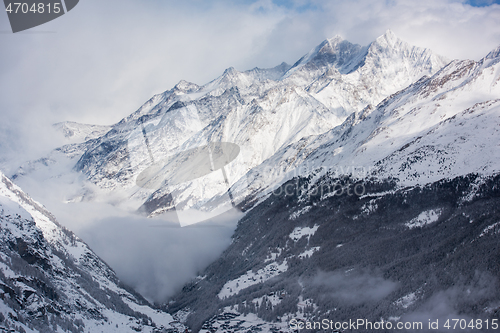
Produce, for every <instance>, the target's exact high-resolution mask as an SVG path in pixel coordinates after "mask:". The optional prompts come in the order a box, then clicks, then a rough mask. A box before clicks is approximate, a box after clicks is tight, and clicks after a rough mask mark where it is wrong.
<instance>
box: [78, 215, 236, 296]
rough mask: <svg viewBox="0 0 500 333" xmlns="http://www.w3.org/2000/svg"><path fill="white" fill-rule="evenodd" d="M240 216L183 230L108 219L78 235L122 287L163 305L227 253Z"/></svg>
mask: <svg viewBox="0 0 500 333" xmlns="http://www.w3.org/2000/svg"><path fill="white" fill-rule="evenodd" d="M238 217H239V216H238V215H236V214H233V215H231V216H220V217H218V218H217V219H215V220H213V221H212V222H211V223H210V222H209V223H199V224H196V225H193V226H189V227H184V228H181V227H180V226H179V225H176V224H174V223H169V222H166V221H165V220H152V219H147V218H141V217H137V216H128V217H108V218H105V219H102V220H97V221H94V223H93V225H92V226H90V227H88V228H83V229H82V230H80V232H79V235H80V236H81V237H82V238H83V239H84V240H86V241H87V243H88V244H89V246H90V247H91V248H92V249H93V250H94V251H95V252H96V253H97V254H98V255H99V256H100V257H101V258H103V259H104V260H105V261H106V262H107V263H108V264H109V265H110V266H111V267H112V268H113V269H114V270H115V272H116V273H117V274H118V276H119V277H120V278H121V279H122V281H123V282H125V283H126V284H128V285H130V286H132V287H133V288H134V289H136V290H137V291H138V292H139V293H141V294H142V295H143V296H144V297H146V298H147V299H149V300H151V301H154V302H157V303H161V302H165V301H166V300H167V298H168V297H169V296H172V295H173V294H174V293H176V292H179V291H180V289H181V288H182V286H183V285H184V284H185V283H186V282H187V281H189V280H190V279H192V278H194V277H196V275H197V274H198V273H200V272H201V270H202V269H204V268H205V267H206V266H208V264H209V263H211V262H212V261H214V260H215V259H217V257H218V256H219V255H220V254H221V253H222V252H223V251H224V249H225V248H227V246H228V245H229V244H230V241H231V235H232V234H233V232H234V227H235V224H236V223H235V222H236V221H237V219H238ZM221 219H223V220H224V224H222V225H221V224H219V222H220V221H221Z"/></svg>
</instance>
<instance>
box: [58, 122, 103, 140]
mask: <svg viewBox="0 0 500 333" xmlns="http://www.w3.org/2000/svg"><path fill="white" fill-rule="evenodd" d="M53 126H54V128H55V129H56V130H58V131H59V132H61V133H62V134H63V135H64V137H65V138H67V139H69V140H71V141H72V142H85V141H88V140H91V139H95V138H98V137H100V136H103V135H104V134H106V132H108V131H109V130H110V129H111V126H100V125H88V124H80V123H75V122H74V121H65V122H62V123H57V124H54V125H53Z"/></svg>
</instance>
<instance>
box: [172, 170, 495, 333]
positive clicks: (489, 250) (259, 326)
mask: <svg viewBox="0 0 500 333" xmlns="http://www.w3.org/2000/svg"><path fill="white" fill-rule="evenodd" d="M499 203H500V176H499V175H498V174H497V175H494V176H488V177H485V176H479V175H477V174H469V175H466V176H460V177H457V178H454V179H447V180H442V181H438V182H435V183H431V184H427V185H425V186H413V187H406V188H399V187H398V186H397V183H396V181H395V180H390V179H385V180H383V179H379V180H371V181H370V180H359V179H354V178H350V177H343V178H335V176H334V175H333V174H327V175H325V176H323V177H320V178H319V179H318V178H315V177H313V176H311V177H308V178H295V179H293V180H290V181H289V182H287V183H285V184H284V185H283V186H282V187H280V191H275V192H274V194H273V195H271V196H269V197H268V198H267V199H266V200H265V201H263V202H262V203H261V204H259V205H258V206H256V207H254V208H253V209H252V210H251V211H250V212H249V213H248V214H247V215H246V216H245V217H244V218H243V219H242V220H241V221H240V222H239V224H238V228H237V229H236V231H235V233H234V236H233V242H232V244H231V245H230V247H229V248H228V249H227V250H226V251H225V252H224V254H223V255H222V256H221V257H220V258H219V259H218V260H217V261H215V262H214V263H212V264H211V265H210V266H209V267H208V268H207V269H206V270H205V271H204V272H202V273H201V275H200V276H199V277H198V278H197V279H195V280H193V281H192V282H190V283H188V284H186V285H185V287H184V288H183V291H182V292H181V293H180V294H179V295H177V297H176V298H175V299H174V301H173V302H170V303H169V304H168V306H167V309H168V310H169V311H171V312H176V311H181V312H182V313H183V314H186V313H188V314H189V315H188V316H187V317H186V318H187V319H186V323H187V324H188V325H189V326H190V327H192V328H193V330H194V331H199V332H256V331H262V332H296V331H297V330H296V329H297V326H296V325H297V324H296V323H297V322H299V321H301V322H302V323H303V325H304V326H303V327H306V326H305V323H306V322H321V323H324V321H325V320H326V322H327V323H330V321H332V322H333V323H334V324H328V325H327V326H323V325H324V324H321V325H322V326H320V327H315V329H304V330H300V331H303V332H332V331H342V332H345V331H349V332H351V331H352V332H374V331H379V330H374V329H370V328H369V327H370V326H365V323H362V324H361V325H360V326H356V327H354V328H353V327H351V326H349V327H348V328H346V327H343V329H342V328H341V329H339V327H336V326H335V325H336V324H335V323H341V324H342V323H344V322H349V320H350V319H351V320H352V321H356V320H355V319H356V318H359V319H364V320H365V321H369V322H371V323H378V324H376V325H378V326H376V327H380V325H381V324H380V323H381V322H383V323H385V324H384V325H385V326H383V327H385V328H390V327H393V328H394V329H395V328H396V327H398V326H397V325H398V323H400V325H401V323H402V324H403V325H405V323H411V324H410V325H418V323H422V325H423V326H421V329H420V330H422V331H424V332H429V331H432V330H429V327H428V323H429V320H431V321H432V322H434V321H435V320H439V322H440V326H439V328H440V330H439V331H441V332H444V331H446V327H445V325H446V320H451V323H452V325H451V327H453V321H452V320H453V319H460V320H462V319H463V320H465V321H467V324H470V321H471V319H474V321H473V322H474V325H473V326H474V328H471V327H470V326H469V327H466V328H465V329H463V330H461V331H464V332H474V331H484V332H494V331H495V330H494V329H492V327H491V325H490V326H489V329H487V327H486V326H485V325H483V326H482V327H481V328H480V329H479V328H478V327H477V326H475V325H476V324H477V322H476V319H478V318H479V319H481V320H482V321H483V323H486V320H488V322H489V323H490V324H491V323H492V322H495V323H497V322H498V316H499V314H500V292H499V290H500V289H499V288H498V285H499V283H500V280H499V276H500V265H499V261H498V258H499V255H500V252H499V247H498V244H499V243H498V242H499V241H500V222H499V221H500V210H499V207H500V205H499ZM415 323H416V324H415ZM330 325H332V326H330ZM388 325H391V326H390V327H389V326H388ZM401 327H403V328H404V327H405V326H401ZM411 327H414V328H417V327H418V326H411ZM335 328H337V330H335ZM406 328H408V326H407V327H406ZM380 331H383V332H390V331H393V330H391V329H387V330H386V329H381V330H380ZM397 331H398V332H407V331H408V332H413V330H411V329H408V330H404V329H402V330H397ZM415 331H418V329H416V330H415Z"/></svg>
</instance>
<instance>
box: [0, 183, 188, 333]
mask: <svg viewBox="0 0 500 333" xmlns="http://www.w3.org/2000/svg"><path fill="white" fill-rule="evenodd" d="M0 209H1V213H0V238H1V241H0V327H1V328H2V329H12V330H13V331H15V332H97V331H99V332H101V331H102V332H140V331H142V332H162V331H164V330H165V329H171V330H172V331H173V330H174V329H176V328H177V329H179V330H182V329H183V326H182V325H181V324H178V323H177V324H176V322H175V320H174V319H173V318H172V317H171V316H170V315H169V314H167V313H164V312H162V311H159V310H156V309H153V308H152V307H151V306H150V305H149V303H148V302H147V301H145V300H144V299H143V298H142V297H141V296H139V295H138V294H136V293H135V292H133V291H132V290H131V289H129V288H127V287H125V286H124V285H122V284H121V283H120V281H119V280H118V278H117V277H116V275H115V273H114V272H113V271H112V270H111V268H109V267H108V266H107V265H106V263H104V262H103V261H102V260H101V259H100V258H99V257H97V256H96V255H95V254H94V253H93V252H92V251H91V250H90V249H89V248H88V246H87V245H86V244H85V243H84V242H82V241H81V240H80V239H79V238H78V237H76V236H75V235H74V234H73V233H72V232H71V231H69V230H67V229H64V228H63V227H61V226H59V225H58V224H57V222H56V221H55V219H54V217H53V216H52V215H51V214H50V213H49V212H48V211H47V210H45V208H43V207H42V206H41V205H40V204H38V203H37V202H35V201H33V200H32V199H31V198H30V197H29V196H27V195H26V194H25V193H24V192H23V191H22V190H21V189H20V188H19V187H17V186H16V185H14V184H13V183H12V182H11V181H10V180H9V179H8V178H6V177H5V176H4V175H3V174H0ZM171 324H172V325H173V326H172V325H171Z"/></svg>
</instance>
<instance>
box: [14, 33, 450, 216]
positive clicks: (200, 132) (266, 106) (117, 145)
mask: <svg viewBox="0 0 500 333" xmlns="http://www.w3.org/2000/svg"><path fill="white" fill-rule="evenodd" d="M446 63H448V61H447V60H446V59H444V58H443V57H440V56H437V55H434V54H433V53H432V52H431V51H429V50H426V49H422V48H418V47H412V46H409V45H408V44H407V43H405V42H403V41H401V40H399V39H398V38H397V37H396V36H395V35H394V34H393V33H392V32H390V31H388V32H387V33H386V34H385V35H383V36H381V37H379V38H378V39H377V40H376V41H374V42H373V43H371V44H370V45H369V46H367V47H361V46H359V45H354V44H351V43H349V42H347V41H343V40H342V39H341V38H340V37H335V38H333V39H330V40H326V41H324V42H323V43H322V44H320V45H319V46H318V47H317V48H315V49H313V50H312V51H311V52H310V53H309V54H307V55H305V56H304V57H302V58H301V59H300V60H299V61H298V62H297V63H296V64H294V65H293V66H291V67H290V66H289V65H287V64H284V63H283V64H281V65H279V66H277V67H275V68H272V69H257V68H256V69H253V70H250V71H246V72H238V71H236V70H235V69H234V68H229V69H227V70H226V71H225V72H224V73H223V75H222V76H221V77H219V78H217V79H216V80H214V81H212V82H210V83H208V84H206V85H204V86H198V85H196V84H193V83H189V82H185V81H181V82H180V83H179V84H178V85H176V86H175V87H174V88H173V89H171V90H169V91H167V92H165V93H163V94H159V95H156V96H154V97H153V98H152V99H150V100H149V101H148V102H147V103H145V104H144V105H143V106H142V107H141V108H140V109H139V110H137V111H136V112H135V113H133V114H132V115H130V116H129V117H127V118H125V119H123V120H122V121H121V122H119V123H118V124H116V125H114V126H113V127H112V129H111V130H110V131H109V132H107V133H106V134H105V135H103V136H101V137H99V138H96V139H93V140H90V141H88V142H86V143H85V144H84V145H81V144H80V145H69V146H65V147H62V148H61V149H59V151H58V152H56V153H63V154H67V155H68V156H70V157H72V158H76V157H79V160H78V162H77V163H76V167H75V168H76V170H78V171H81V172H83V173H84V174H85V175H86V176H87V178H88V179H89V180H90V181H92V182H93V183H95V184H97V185H98V187H99V188H100V189H102V190H104V191H113V193H114V195H117V193H121V195H122V197H123V198H124V199H128V200H130V199H132V201H134V202H136V207H137V208H138V209H140V210H141V211H144V212H146V213H147V214H148V215H158V214H161V213H162V212H164V211H166V210H169V209H172V208H173V207H176V208H177V209H181V210H182V209H187V208H196V209H199V210H213V209H215V208H217V207H219V206H221V205H223V204H224V200H222V199H221V197H222V196H223V195H224V194H225V193H226V192H227V191H228V183H229V185H233V184H234V183H235V182H236V181H237V180H238V179H244V178H245V175H246V174H247V172H248V171H249V170H251V169H252V168H254V167H256V166H258V165H260V164H261V163H262V162H263V161H264V160H266V159H268V158H270V157H271V156H273V155H274V154H275V153H276V152H277V151H278V150H279V149H282V148H283V147H287V146H288V145H290V144H293V143H296V142H298V141H299V140H301V139H302V138H304V137H308V136H311V135H319V134H322V133H325V132H327V131H329V130H331V129H332V128H334V127H335V126H337V125H339V124H341V123H342V122H344V121H345V119H346V118H347V117H348V115H349V114H351V113H352V112H355V111H357V112H359V111H361V110H362V109H363V108H365V107H366V106H367V105H375V104H377V103H379V102H380V101H381V100H382V99H383V98H385V97H387V96H389V95H390V94H393V93H395V92H397V91H398V90H400V89H402V88H404V87H406V86H407V85H408V84H410V83H412V82H414V81H415V80H417V79H419V78H420V77H422V76H424V75H432V74H434V73H435V72H437V71H438V70H439V69H440V68H441V67H443V66H444V65H445V64H446ZM209 142H231V143H235V144H237V145H238V146H239V147H240V154H239V156H238V157H237V158H236V159H235V160H234V161H233V162H232V163H230V164H228V165H227V166H226V168H225V172H226V174H227V177H225V178H226V179H227V181H225V179H224V178H223V177H222V175H221V174H219V173H214V174H211V175H208V176H207V177H204V178H202V179H198V180H196V182H187V183H184V184H177V185H169V181H170V183H171V180H170V179H168V176H167V175H164V176H165V178H167V179H166V180H165V182H164V183H163V184H162V185H161V186H160V187H159V188H154V189H151V188H150V189H146V188H141V187H138V186H137V179H138V177H139V175H140V174H141V173H142V172H143V171H144V170H146V169H147V168H148V167H150V166H151V165H153V164H159V165H161V166H163V169H164V170H170V169H172V168H174V167H175V165H172V164H169V163H171V162H170V161H169V159H168V157H169V156H173V155H175V154H177V153H179V152H181V151H185V150H187V149H190V148H194V147H198V146H200V145H204V144H207V143H209ZM55 160H57V159H56V158H52V159H51V161H55ZM24 169H25V170H20V173H19V174H23V173H26V172H29V171H27V170H28V169H29V168H26V167H25V168H24ZM242 177H243V178H242ZM242 184H243V183H242ZM245 188H246V186H245V185H241V189H242V190H243V189H245ZM86 193H89V191H86ZM173 194H174V195H173ZM81 197H82V198H83V199H84V200H85V199H87V200H89V199H90V197H89V196H88V195H82V196H81ZM210 199H212V201H211V202H210V203H208V205H207V201H209V200H210Z"/></svg>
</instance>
